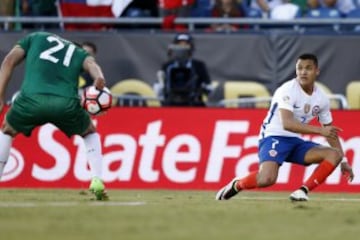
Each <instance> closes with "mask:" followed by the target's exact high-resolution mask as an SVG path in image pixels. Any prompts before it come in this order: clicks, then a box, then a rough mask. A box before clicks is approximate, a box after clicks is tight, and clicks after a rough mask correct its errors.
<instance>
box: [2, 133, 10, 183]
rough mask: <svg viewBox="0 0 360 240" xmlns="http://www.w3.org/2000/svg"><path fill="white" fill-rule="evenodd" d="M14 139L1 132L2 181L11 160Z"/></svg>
mask: <svg viewBox="0 0 360 240" xmlns="http://www.w3.org/2000/svg"><path fill="white" fill-rule="evenodd" d="M12 139H13V138H12V137H11V136H9V135H7V134H4V133H3V132H2V131H0V146H1V147H0V179H1V176H2V174H3V172H4V168H5V165H6V162H7V161H8V159H9V155H10V148H11V144H12Z"/></svg>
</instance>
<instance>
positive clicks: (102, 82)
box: [94, 77, 105, 90]
mask: <svg viewBox="0 0 360 240" xmlns="http://www.w3.org/2000/svg"><path fill="white" fill-rule="evenodd" d="M94 86H95V87H96V88H97V89H100V90H102V89H103V88H104V87H105V79H104V78H102V77H98V78H96V79H95V80H94Z"/></svg>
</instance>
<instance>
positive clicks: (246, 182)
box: [235, 171, 258, 191]
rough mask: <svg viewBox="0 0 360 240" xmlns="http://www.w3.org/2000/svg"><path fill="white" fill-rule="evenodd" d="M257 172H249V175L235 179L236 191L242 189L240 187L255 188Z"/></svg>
mask: <svg viewBox="0 0 360 240" xmlns="http://www.w3.org/2000/svg"><path fill="white" fill-rule="evenodd" d="M257 174H258V172H257V171H256V172H251V173H250V174H249V175H247V176H246V177H244V178H242V179H240V180H239V181H237V183H236V185H235V187H236V189H237V190H238V191H240V190H242V189H252V188H256V187H257V180H256V177H257Z"/></svg>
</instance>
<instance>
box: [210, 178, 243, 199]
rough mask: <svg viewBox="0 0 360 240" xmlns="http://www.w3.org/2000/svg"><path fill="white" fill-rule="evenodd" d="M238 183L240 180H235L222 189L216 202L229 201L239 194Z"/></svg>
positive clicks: (217, 195)
mask: <svg viewBox="0 0 360 240" xmlns="http://www.w3.org/2000/svg"><path fill="white" fill-rule="evenodd" d="M237 181H239V178H234V179H233V180H231V181H230V182H229V183H228V184H227V185H226V186H225V187H223V188H221V189H220V190H219V191H218V192H217V194H216V197H215V200H229V199H230V198H232V197H233V196H235V195H236V194H237V193H238V192H239V190H237V189H236V183H237Z"/></svg>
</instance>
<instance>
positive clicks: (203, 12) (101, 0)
mask: <svg viewBox="0 0 360 240" xmlns="http://www.w3.org/2000/svg"><path fill="white" fill-rule="evenodd" d="M111 4H112V6H111ZM114 4H116V5H117V6H114ZM0 16H28V17H33V16H35V17H36V16H46V17H52V16H64V17H137V18H142V17H162V19H163V23H162V26H161V27H162V28H163V29H174V28H175V29H181V28H182V27H183V26H181V25H178V24H175V19H176V18H178V17H214V18H232V17H236V18H238V17H247V18H267V19H278V20H291V19H296V18H355V17H360V0H146V1H144V0H123V1H111V0H1V3H0ZM16 27H17V28H19V27H21V28H34V27H36V28H37V27H43V28H51V27H64V26H59V24H54V23H52V24H40V25H39V24H22V25H21V26H19V25H18V26H15V25H12V26H10V28H16ZM65 27H66V28H68V29H78V28H80V29H81V28H91V29H107V28H113V27H117V26H114V25H109V24H107V25H106V24H87V25H84V24H81V25H80V24H67V25H66V26H65ZM241 27H242V26H239V25H238V24H214V25H210V26H206V29H207V30H210V31H235V30H237V29H238V28H241Z"/></svg>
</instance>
